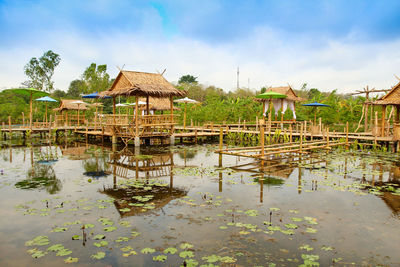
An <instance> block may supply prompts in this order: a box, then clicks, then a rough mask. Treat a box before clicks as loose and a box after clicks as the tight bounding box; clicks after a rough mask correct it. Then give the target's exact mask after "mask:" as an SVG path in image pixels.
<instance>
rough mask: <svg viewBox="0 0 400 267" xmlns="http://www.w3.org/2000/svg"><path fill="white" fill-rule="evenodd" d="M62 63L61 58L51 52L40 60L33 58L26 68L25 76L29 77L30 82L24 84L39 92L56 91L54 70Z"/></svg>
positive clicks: (46, 53)
mask: <svg viewBox="0 0 400 267" xmlns="http://www.w3.org/2000/svg"><path fill="white" fill-rule="evenodd" d="M60 61H61V58H60V56H59V55H58V54H56V53H54V52H53V51H51V50H49V51H47V52H45V53H44V54H43V56H41V57H40V58H39V59H37V58H36V57H33V58H31V60H29V63H28V64H26V65H25V67H24V72H25V75H26V76H28V77H29V80H28V81H25V82H24V83H23V84H24V85H26V86H28V87H33V88H35V89H38V90H45V91H48V92H51V91H52V90H53V89H54V82H53V81H52V77H53V74H54V69H55V68H56V67H57V66H58V64H59V63H60Z"/></svg>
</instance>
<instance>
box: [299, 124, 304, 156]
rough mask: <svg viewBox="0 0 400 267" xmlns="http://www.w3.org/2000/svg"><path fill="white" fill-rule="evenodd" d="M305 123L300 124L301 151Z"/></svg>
mask: <svg viewBox="0 0 400 267" xmlns="http://www.w3.org/2000/svg"><path fill="white" fill-rule="evenodd" d="M303 127H304V125H303V123H301V125H300V152H301V151H302V148H303Z"/></svg>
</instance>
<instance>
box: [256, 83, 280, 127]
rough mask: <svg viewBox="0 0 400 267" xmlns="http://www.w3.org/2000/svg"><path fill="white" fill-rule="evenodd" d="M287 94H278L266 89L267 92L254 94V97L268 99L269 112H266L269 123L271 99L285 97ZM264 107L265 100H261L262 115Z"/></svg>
mask: <svg viewBox="0 0 400 267" xmlns="http://www.w3.org/2000/svg"><path fill="white" fill-rule="evenodd" d="M286 97H287V95H284V94H280V93H277V92H274V91H268V92H264V93H262V94H259V95H257V96H256V98H260V99H266V100H267V99H268V100H269V114H268V122H269V124H271V110H272V106H271V105H272V102H271V99H282V98H286ZM264 109H265V101H263V115H264Z"/></svg>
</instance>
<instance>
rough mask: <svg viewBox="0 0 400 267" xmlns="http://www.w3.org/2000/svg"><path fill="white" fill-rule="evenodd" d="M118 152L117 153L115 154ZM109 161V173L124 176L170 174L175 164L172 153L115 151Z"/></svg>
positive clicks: (154, 176)
mask: <svg viewBox="0 0 400 267" xmlns="http://www.w3.org/2000/svg"><path fill="white" fill-rule="evenodd" d="M115 154H117V155H115ZM115 154H114V155H113V159H111V160H110V162H108V166H109V167H108V171H107V173H113V174H116V175H117V176H119V177H122V178H157V177H164V176H169V175H170V174H171V170H172V167H173V165H174V161H173V156H172V153H165V154H153V155H134V154H132V153H129V152H128V153H122V154H118V153H115Z"/></svg>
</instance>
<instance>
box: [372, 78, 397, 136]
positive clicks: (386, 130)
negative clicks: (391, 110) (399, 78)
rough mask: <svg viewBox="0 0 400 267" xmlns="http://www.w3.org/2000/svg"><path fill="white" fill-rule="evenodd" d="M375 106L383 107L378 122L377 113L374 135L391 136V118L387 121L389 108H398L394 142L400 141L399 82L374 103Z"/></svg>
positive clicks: (394, 127)
mask: <svg viewBox="0 0 400 267" xmlns="http://www.w3.org/2000/svg"><path fill="white" fill-rule="evenodd" d="M373 104H374V105H379V106H381V107H382V117H381V119H380V121H379V122H378V118H377V113H375V127H374V129H373V133H374V135H377V136H382V137H385V136H389V135H390V128H391V125H390V117H391V116H389V119H388V120H387V121H386V109H387V106H392V107H395V108H396V115H395V117H394V120H393V140H395V141H398V140H400V82H398V83H397V84H396V85H395V86H393V87H392V89H391V90H390V91H389V92H388V93H387V94H386V95H384V96H382V97H381V98H379V99H378V100H376V101H375V102H373Z"/></svg>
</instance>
